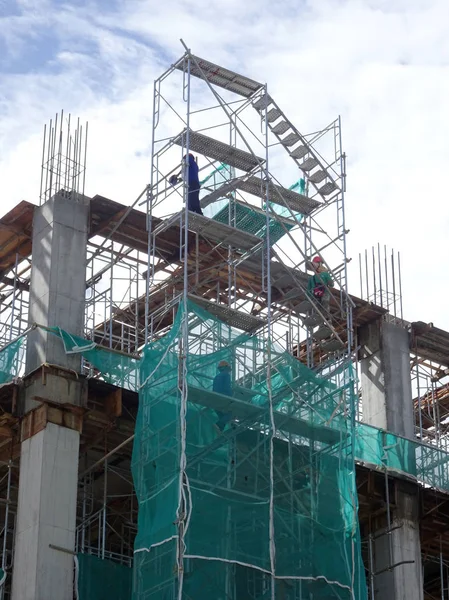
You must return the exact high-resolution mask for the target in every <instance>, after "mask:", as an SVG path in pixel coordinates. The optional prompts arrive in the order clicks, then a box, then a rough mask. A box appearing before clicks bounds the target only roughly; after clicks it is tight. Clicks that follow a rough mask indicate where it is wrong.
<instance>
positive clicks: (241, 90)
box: [175, 56, 263, 98]
mask: <svg viewBox="0 0 449 600" xmlns="http://www.w3.org/2000/svg"><path fill="white" fill-rule="evenodd" d="M187 62H188V58H187V57H186V56H185V57H183V58H182V59H181V60H180V61H179V62H178V63H177V64H176V65H175V66H176V68H177V69H179V70H180V71H183V70H187ZM190 74H191V75H193V76H194V77H198V78H199V79H203V80H204V79H207V81H209V83H212V84H213V85H217V86H218V87H221V88H223V89H225V90H229V91H231V92H234V93H236V94H239V95H240V96H244V97H245V98H249V97H250V96H252V95H253V94H254V92H257V90H259V89H261V88H262V87H263V84H261V83H259V82H258V81H254V79H250V78H249V77H244V76H243V75H239V74H238V73H235V72H234V71H230V70H229V69H225V68H223V67H220V65H216V64H214V63H211V62H210V61H208V60H204V58H200V57H199V56H192V58H191V61H190Z"/></svg>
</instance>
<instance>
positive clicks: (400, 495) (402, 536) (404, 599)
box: [373, 481, 424, 600]
mask: <svg viewBox="0 0 449 600" xmlns="http://www.w3.org/2000/svg"><path fill="white" fill-rule="evenodd" d="M396 484H397V485H396V490H395V498H394V503H395V508H394V510H393V512H392V516H393V518H392V521H391V533H390V534H388V531H387V530H386V529H380V530H379V531H378V532H377V534H376V535H377V537H376V539H375V541H374V557H373V558H374V571H375V573H378V574H377V575H376V576H375V578H374V594H375V598H378V599H379V600H380V599H382V600H423V597H424V591H423V579H422V565H421V544H420V538H419V514H418V506H419V505H418V488H417V486H415V485H413V484H407V483H405V482H401V481H397V482H396Z"/></svg>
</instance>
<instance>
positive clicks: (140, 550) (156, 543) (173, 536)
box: [133, 535, 178, 554]
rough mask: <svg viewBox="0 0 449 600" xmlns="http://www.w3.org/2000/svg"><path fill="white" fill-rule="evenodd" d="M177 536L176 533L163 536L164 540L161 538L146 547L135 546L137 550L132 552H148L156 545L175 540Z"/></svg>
mask: <svg viewBox="0 0 449 600" xmlns="http://www.w3.org/2000/svg"><path fill="white" fill-rule="evenodd" d="M177 539H178V536H177V535H172V536H171V537H169V538H165V540H162V542H155V543H154V544H151V546H148V548H137V550H134V552H133V554H138V553H139V552H150V551H151V549H152V548H156V547H157V546H162V545H163V544H167V543H168V542H171V541H172V540H177Z"/></svg>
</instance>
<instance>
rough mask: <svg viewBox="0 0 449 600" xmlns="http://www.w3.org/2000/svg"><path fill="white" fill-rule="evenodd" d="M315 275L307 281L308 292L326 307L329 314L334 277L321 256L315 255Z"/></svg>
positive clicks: (313, 265)
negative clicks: (330, 289) (330, 290)
mask: <svg viewBox="0 0 449 600" xmlns="http://www.w3.org/2000/svg"><path fill="white" fill-rule="evenodd" d="M312 269H313V271H314V273H313V275H312V276H311V277H309V281H308V282H307V293H308V295H309V296H310V297H311V298H313V300H314V301H315V302H318V303H319V304H320V305H321V306H322V307H323V309H324V311H325V313H326V316H328V315H329V302H330V292H329V288H331V287H333V286H334V282H333V279H332V277H331V275H330V273H329V271H328V270H327V269H326V267H325V265H324V262H323V259H322V258H321V256H315V257H314V258H313V260H312Z"/></svg>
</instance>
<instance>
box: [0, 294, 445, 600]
mask: <svg viewBox="0 0 449 600" xmlns="http://www.w3.org/2000/svg"><path fill="white" fill-rule="evenodd" d="M51 331H52V332H53V333H54V334H55V335H58V336H59V337H60V338H61V339H62V341H63V344H64V348H65V350H66V352H70V353H73V352H79V353H82V354H83V356H84V357H85V358H86V360H88V361H89V363H90V364H91V365H92V368H94V369H95V370H96V371H97V372H98V374H100V375H101V376H102V377H103V378H104V379H105V380H107V381H110V382H111V383H115V384H116V385H121V386H123V387H126V388H128V389H133V390H140V408H139V415H138V421H137V427H136V440H135V445H134V451H133V466H132V468H133V477H134V481H135V488H136V493H137V495H138V500H139V516H138V519H139V523H138V534H137V538H136V542H135V560H134V572H133V580H134V581H133V598H134V599H135V600H141V599H143V598H154V599H156V598H163V599H164V600H172V599H173V600H174V599H175V598H176V599H178V597H182V598H185V599H188V598H195V600H201V599H202V598H204V599H205V600H206V599H207V600H209V599H210V598H217V599H218V598H223V600H224V599H225V598H226V599H227V600H229V599H231V600H232V599H237V598H238V599H239V600H244V599H246V598H248V599H249V598H251V599H263V598H266V597H268V598H270V597H271V585H272V581H274V586H275V590H276V597H280V598H284V600H299V599H301V600H302V598H304V597H311V596H312V595H313V597H314V598H315V599H318V600H320V599H324V598H332V597H335V598H342V599H345V598H348V599H349V598H351V600H358V599H360V600H364V599H365V597H366V589H365V578H364V573H363V565H362V562H361V558H360V539H359V532H358V521H357V503H356V502H357V501H356V499H357V493H356V490H355V486H354V459H355V458H356V459H358V460H362V461H364V462H366V463H370V464H373V465H376V466H378V467H380V468H382V469H389V470H390V471H400V472H403V473H407V474H409V475H411V476H413V477H416V478H417V480H418V481H421V482H422V483H424V484H426V485H429V486H432V487H435V488H440V489H442V490H447V491H449V469H448V463H449V454H448V453H447V452H444V451H443V450H440V449H438V448H435V447H431V446H427V445H425V444H421V443H419V442H417V441H412V440H407V439H405V438H401V437H399V436H396V435H394V434H392V433H389V432H385V431H382V430H379V429H377V428H375V427H371V426H368V425H366V424H363V423H357V424H355V426H354V428H353V427H352V426H351V419H350V418H349V416H350V412H348V411H350V410H351V408H352V405H353V403H354V402H355V396H354V392H353V389H354V386H353V373H352V368H351V367H350V366H349V365H347V366H343V365H340V366H339V367H338V368H337V366H336V365H334V367H333V369H334V370H333V371H330V370H329V371H327V372H323V373H321V374H320V375H317V374H316V373H313V372H312V371H310V370H309V369H307V368H306V367H305V366H304V365H302V364H301V363H299V362H298V361H297V360H295V359H293V358H292V357H291V356H289V355H287V354H286V353H284V352H282V351H281V350H278V349H276V348H274V347H272V346H269V345H268V344H267V343H266V341H265V340H264V339H263V338H260V337H256V336H250V335H248V334H245V333H242V332H241V331H238V330H236V329H233V328H232V327H229V326H228V325H225V324H224V323H222V322H221V321H219V320H217V319H215V318H213V317H212V316H211V315H210V314H209V313H207V312H205V311H203V310H202V309H200V308H199V307H198V306H196V305H195V304H193V303H188V304H187V306H186V308H180V309H179V310H178V313H177V316H176V319H175V322H174V324H173V327H172V329H171V331H170V333H169V334H168V335H167V336H165V337H164V338H162V339H160V340H158V341H156V342H154V343H153V344H150V345H149V346H148V347H147V348H146V349H145V351H144V354H143V357H142V359H140V360H139V359H137V358H135V357H132V356H125V355H123V354H120V353H114V352H110V351H109V350H107V349H105V348H102V347H99V346H97V345H96V344H94V343H92V342H90V341H88V340H85V339H83V338H81V337H77V336H73V335H70V334H68V333H67V332H64V331H63V330H61V329H60V328H53V329H51ZM22 341H23V339H22V338H19V339H18V340H16V341H14V342H13V343H11V344H9V345H8V346H6V347H5V348H4V349H2V350H1V351H0V365H1V367H0V372H1V373H2V375H1V377H3V380H4V381H8V380H10V379H12V378H13V377H14V376H15V375H16V374H17V365H18V364H19V363H20V360H19V358H20V357H21V355H22V353H23V344H22ZM186 344H187V345H186ZM184 352H186V355H187V360H186V372H185V373H182V372H181V370H180V368H181V361H180V356H183V355H184ZM268 355H270V365H271V386H269V385H268V380H267V368H266V367H267V357H268ZM220 360H227V361H228V362H229V363H230V364H231V365H232V373H233V380H234V381H233V386H234V388H233V398H232V399H231V400H229V399H228V398H225V397H223V396H221V395H217V394H214V393H213V392H211V388H212V382H213V378H214V376H215V374H216V365H217V363H218V362H219V361H220ZM329 369H330V368H329ZM183 380H185V381H186V382H187V390H186V393H187V395H186V397H185V396H184V398H185V402H184V400H183V396H182V394H181V387H182V385H181V383H182V381H183ZM139 381H141V382H142V383H141V384H139ZM270 390H271V403H270V401H269V396H270V394H269V392H270ZM230 403H232V404H230ZM218 412H222V413H223V412H225V413H226V412H229V413H230V414H231V416H232V419H233V420H232V422H231V423H229V424H228V425H227V426H226V428H225V429H224V431H223V432H221V431H220V430H219V429H217V427H216V422H217V418H218V414H217V413H218ZM184 424H185V427H183V425H184ZM273 425H274V426H275V436H274V437H273V435H272V433H273ZM181 432H184V435H181ZM180 524H181V525H182V527H181V530H180ZM180 533H181V535H180ZM180 555H182V556H183V560H182V565H181V564H180ZM89 558H92V557H89ZM81 560H82V561H83V560H84V558H81ZM86 560H89V559H86ZM97 560H98V559H97ZM94 562H95V561H91V564H94ZM86 564H87V563H85V565H86ZM115 564H116V563H114V565H115ZM273 565H274V574H275V575H276V579H275V580H273V578H272V574H273V568H272V567H273ZM103 567H104V565H103V566H102V567H98V569H97V567H90V566H89V568H87V567H85V569H84V573H88V572H91V573H97V572H98V573H99V570H101V569H102V568H103ZM181 567H182V568H181ZM89 569H90V571H89ZM128 573H129V571H128ZM180 574H182V578H181V577H179V575H180ZM83 577H84V576H82V577H81V578H80V581H81V580H82V579H83ZM89 577H91V575H89ZM92 577H93V580H95V581H97V580H99V579H100V578H102V577H103V576H102V575H95V576H92ZM123 577H125V576H123ZM83 585H84V584H83ZM86 585H87V583H86ZM181 585H182V594H181V596H179V587H180V586H181ZM95 597H99V596H95ZM108 597H113V596H108Z"/></svg>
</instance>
